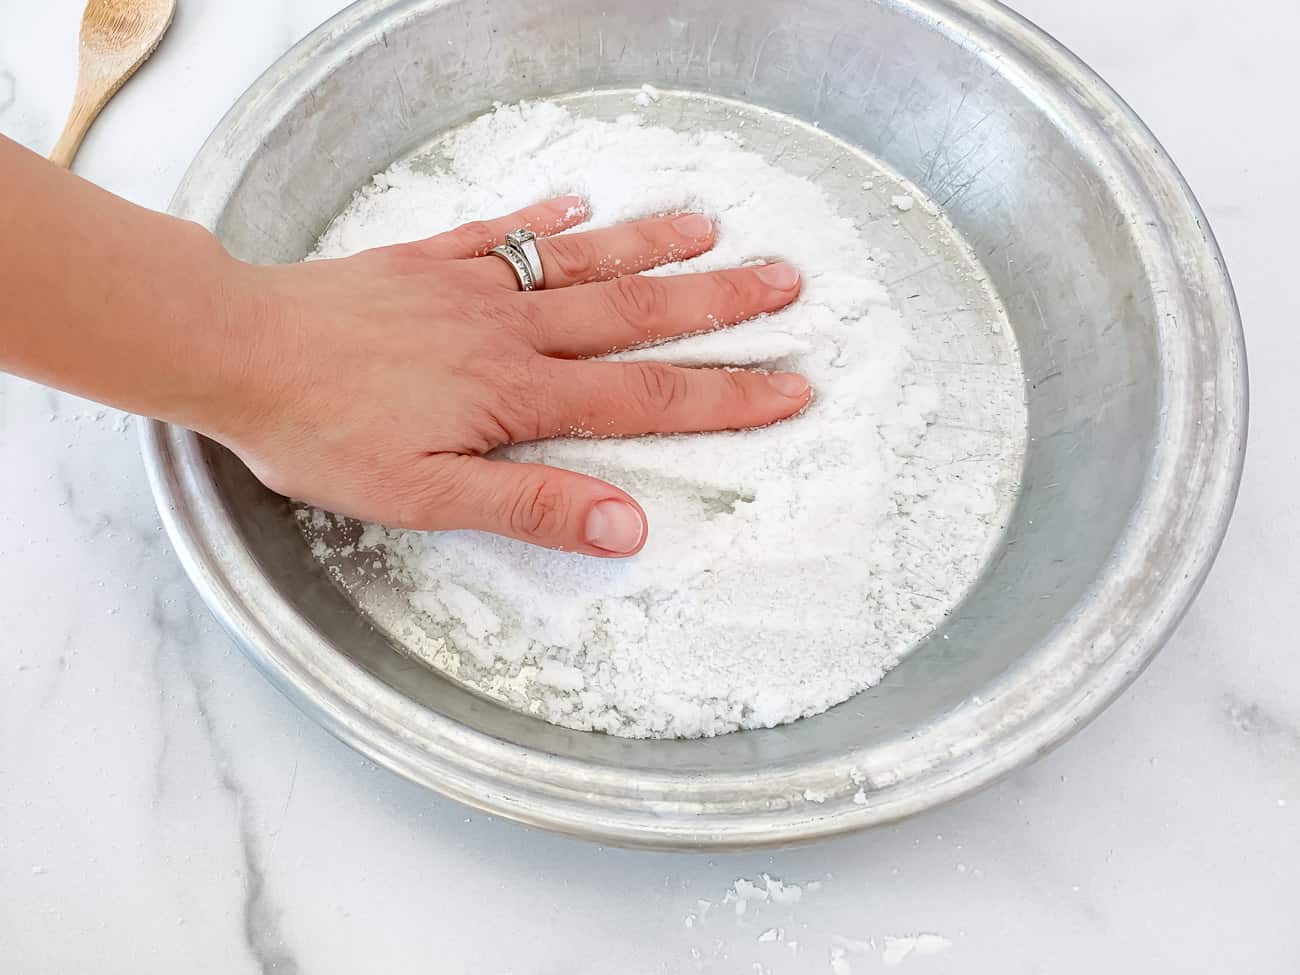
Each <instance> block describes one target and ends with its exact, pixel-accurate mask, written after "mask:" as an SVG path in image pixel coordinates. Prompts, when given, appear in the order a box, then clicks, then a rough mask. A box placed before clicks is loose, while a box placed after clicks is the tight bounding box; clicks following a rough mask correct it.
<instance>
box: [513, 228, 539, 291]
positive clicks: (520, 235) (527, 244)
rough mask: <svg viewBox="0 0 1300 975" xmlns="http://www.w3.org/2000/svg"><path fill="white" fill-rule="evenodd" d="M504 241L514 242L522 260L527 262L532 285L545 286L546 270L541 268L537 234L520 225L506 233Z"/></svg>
mask: <svg viewBox="0 0 1300 975" xmlns="http://www.w3.org/2000/svg"><path fill="white" fill-rule="evenodd" d="M506 242H507V243H510V244H514V245H515V247H516V248H517V249H518V250H519V252H520V253H521V254H523V255H524V260H526V261H527V262H528V270H529V271H531V272H532V275H533V287H535V288H545V287H546V272H545V271H543V270H542V255H541V254H539V253H538V251H537V235H536V234H535V233H533V232H532V231H531V230H527V229H524V228H522V227H521V228H520V229H519V230H512V231H510V233H508V234H506Z"/></svg>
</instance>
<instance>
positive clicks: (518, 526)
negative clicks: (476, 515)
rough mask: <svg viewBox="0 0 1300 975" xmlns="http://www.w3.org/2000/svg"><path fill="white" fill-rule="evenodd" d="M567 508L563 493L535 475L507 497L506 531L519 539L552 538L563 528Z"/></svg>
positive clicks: (545, 479)
mask: <svg viewBox="0 0 1300 975" xmlns="http://www.w3.org/2000/svg"><path fill="white" fill-rule="evenodd" d="M568 510H569V508H568V502H567V500H566V498H565V496H564V492H563V491H561V490H560V489H559V488H558V487H557V486H556V485H554V484H552V483H551V482H550V481H549V480H548V479H547V478H545V477H539V478H537V479H536V480H535V481H531V482H529V484H528V485H527V486H526V487H525V488H524V490H522V491H520V492H519V493H518V494H517V495H515V497H514V498H512V499H511V500H510V503H509V511H508V512H507V513H506V521H507V524H508V525H509V526H510V531H511V532H512V533H514V534H515V535H517V536H519V537H521V538H526V539H547V538H553V537H555V536H556V535H557V534H559V533H560V532H561V531H562V530H563V528H564V525H565V522H566V520H567V516H568Z"/></svg>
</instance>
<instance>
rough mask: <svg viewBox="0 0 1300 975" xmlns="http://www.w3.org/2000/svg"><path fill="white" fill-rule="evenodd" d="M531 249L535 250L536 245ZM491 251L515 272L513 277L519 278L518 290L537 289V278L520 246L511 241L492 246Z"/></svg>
mask: <svg viewBox="0 0 1300 975" xmlns="http://www.w3.org/2000/svg"><path fill="white" fill-rule="evenodd" d="M533 249H534V250H536V245H534V247H533ZM492 253H493V254H495V255H496V256H497V257H499V258H501V260H503V261H505V262H506V263H507V264H509V265H510V269H511V270H512V271H514V272H515V277H516V278H517V279H518V280H519V290H520V291H536V290H537V280H536V278H534V277H533V269H532V267H531V266H530V264H529V261H528V258H527V256H526V255H525V254H524V252H523V250H522V249H521V248H520V247H517V246H516V245H515V244H513V243H511V244H502V245H501V246H500V247H493V248H492Z"/></svg>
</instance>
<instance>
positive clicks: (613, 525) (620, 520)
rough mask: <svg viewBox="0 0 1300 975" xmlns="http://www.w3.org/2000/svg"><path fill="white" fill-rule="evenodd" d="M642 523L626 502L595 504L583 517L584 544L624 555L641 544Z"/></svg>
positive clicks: (612, 501)
mask: <svg viewBox="0 0 1300 975" xmlns="http://www.w3.org/2000/svg"><path fill="white" fill-rule="evenodd" d="M644 536H645V519H644V518H643V517H642V516H641V512H639V511H637V509H636V508H634V507H632V506H631V505H630V504H628V503H627V502H626V501H615V500H613V499H610V500H608V501H597V502H596V503H595V504H594V505H592V506H591V512H590V513H589V514H588V515H587V544H588V545H593V546H595V547H596V548H598V549H601V550H603V551H606V552H610V553H612V554H614V555H626V554H628V553H629V552H631V551H633V550H634V549H635V548H636V547H637V546H638V545H640V544H641V539H642V538H643V537H644Z"/></svg>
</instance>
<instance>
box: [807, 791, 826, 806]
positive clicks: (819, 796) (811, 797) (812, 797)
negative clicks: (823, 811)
mask: <svg viewBox="0 0 1300 975" xmlns="http://www.w3.org/2000/svg"><path fill="white" fill-rule="evenodd" d="M803 797H804V801H805V802H817V803H821V802H825V801H826V800H827V798H828V797H829V793H826V792H818V791H817V790H816V789H804V790H803Z"/></svg>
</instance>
